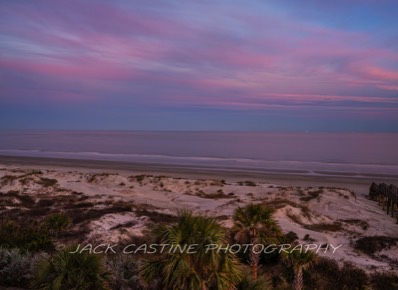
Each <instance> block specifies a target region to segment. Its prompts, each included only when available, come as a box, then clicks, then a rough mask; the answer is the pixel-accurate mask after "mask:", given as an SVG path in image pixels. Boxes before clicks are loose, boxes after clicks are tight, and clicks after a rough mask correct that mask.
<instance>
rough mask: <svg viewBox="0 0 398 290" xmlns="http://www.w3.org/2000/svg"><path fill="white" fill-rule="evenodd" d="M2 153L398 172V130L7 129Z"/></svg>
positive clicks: (314, 171) (0, 139)
mask: <svg viewBox="0 0 398 290" xmlns="http://www.w3.org/2000/svg"><path fill="white" fill-rule="evenodd" d="M0 155H9V156H10V155H11V156H34V157H36V156H37V157H60V158H74V159H98V160H114V161H131V162H149V163H150V162H154V163H164V164H174V165H175V164H181V165H193V166H195V165H197V166H211V167H223V168H230V169H233V168H246V169H248V170H250V169H253V170H255V169H262V170H263V169H265V170H271V171H272V170H281V171H299V172H304V173H306V174H334V173H336V174H337V173H350V174H354V175H355V174H392V175H398V134H393V133H391V134H390V133H269V132H145V131H40V132H39V131H34V132H33V131H3V132H0Z"/></svg>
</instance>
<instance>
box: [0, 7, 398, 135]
mask: <svg viewBox="0 0 398 290" xmlns="http://www.w3.org/2000/svg"><path fill="white" fill-rule="evenodd" d="M0 4H1V6H0V129H95V130H97V129H98V130H111V129H115V130H239V131H240V130H264V131H390V132H391V131H393V132H398V1H396V0H391V1H387V0H334V1H321V0H318V1H317V0H301V1H297V0H290V1H289V0H286V1H284V0H263V1H234V0H228V1H227V0H225V1H215V0H212V1H207V0H204V1H203V0H201V1H192V0H188V1H152V0H151V1H148V0H146V1H132V0H130V1H127V0H126V1H121V0H120V1H82V0H68V1H53V0H47V1H40V0H37V1H29V0H26V1H22V0H18V1H8V0H7V1H0Z"/></svg>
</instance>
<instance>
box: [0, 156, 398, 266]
mask: <svg viewBox="0 0 398 290" xmlns="http://www.w3.org/2000/svg"><path fill="white" fill-rule="evenodd" d="M372 181H376V182H385V183H388V184H389V183H395V184H397V183H398V182H397V179H395V178H393V177H387V176H379V177H375V176H373V177H372V178H365V177H358V178H353V177H348V176H343V175H341V176H321V175H313V176H308V175H300V173H289V174H287V173H285V174H282V173H280V172H276V173H270V172H247V171H245V170H244V169H242V170H241V171H239V170H233V171H232V170H228V169H226V168H191V167H182V166H174V167H173V166H170V165H165V164H134V163H123V162H107V161H92V160H90V161H88V160H66V159H45V158H23V157H4V156H3V157H0V192H1V193H2V194H1V195H0V198H1V203H0V205H1V206H0V212H1V213H2V214H14V215H21V216H23V217H26V219H29V218H30V217H33V216H36V217H37V216H40V215H45V214H48V213H51V212H56V211H64V212H66V213H67V214H68V215H70V216H71V217H72V219H73V224H74V228H73V229H72V231H71V232H72V233H71V235H70V237H65V242H68V239H69V240H78V241H79V242H92V241H95V242H96V243H123V242H124V241H127V240H131V238H136V239H144V236H145V232H146V230H147V226H148V224H149V223H150V222H155V223H156V222H158V221H170V222H171V221H173V217H174V216H175V214H176V211H177V210H181V209H188V210H190V211H193V212H194V213H200V214H205V215H209V216H212V217H215V218H217V220H219V221H220V222H221V223H222V224H223V225H224V226H225V227H227V228H228V227H231V226H232V219H231V215H232V213H233V211H234V210H235V209H236V208H237V207H241V206H244V205H246V204H249V203H261V204H264V205H266V206H268V207H271V208H273V209H275V212H274V217H275V219H276V221H277V222H278V224H279V225H280V227H281V228H282V230H283V231H284V232H285V233H288V232H294V233H296V234H297V236H298V238H299V241H300V242H308V241H310V242H312V243H317V244H332V245H341V247H340V248H339V249H338V250H336V251H335V253H331V252H330V251H329V252H326V253H321V255H325V256H327V257H329V258H332V259H335V260H336V261H338V262H339V263H343V262H344V261H350V262H353V263H354V264H355V265H356V266H358V267H360V268H362V269H364V270H365V271H367V272H371V271H375V270H377V271H393V272H397V273H398V264H397V254H396V253H397V252H398V247H397V246H396V244H395V245H393V246H391V247H389V248H386V249H383V250H381V251H378V252H376V253H374V254H372V255H367V254H364V253H362V252H360V251H358V250H357V249H356V247H355V244H356V242H357V241H358V240H359V239H360V238H364V237H371V236H386V237H391V238H398V225H397V224H396V216H395V217H390V216H388V215H386V213H385V212H383V210H382V208H381V207H380V206H379V205H378V204H377V202H375V201H371V200H369V199H368V197H367V194H368V189H369V186H370V184H371V182H372ZM395 214H397V213H395Z"/></svg>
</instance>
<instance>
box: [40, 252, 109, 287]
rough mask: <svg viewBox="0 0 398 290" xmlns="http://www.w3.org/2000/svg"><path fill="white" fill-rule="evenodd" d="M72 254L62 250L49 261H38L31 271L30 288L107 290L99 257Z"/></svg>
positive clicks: (102, 264)
mask: <svg viewBox="0 0 398 290" xmlns="http://www.w3.org/2000/svg"><path fill="white" fill-rule="evenodd" d="M72 251H73V250H72V248H66V249H64V250H62V251H60V252H58V253H56V254H55V256H53V257H46V258H43V259H41V260H39V261H38V262H37V264H36V265H35V267H34V269H33V286H34V287H35V288H37V289H43V290H44V289H45V290H69V289H74V290H83V289H84V290H88V289H98V290H102V289H110V288H109V282H110V279H111V275H110V273H109V272H108V271H107V270H106V269H105V266H104V262H103V260H102V257H101V256H99V255H96V254H90V253H88V252H80V253H79V252H77V253H71V252H72Z"/></svg>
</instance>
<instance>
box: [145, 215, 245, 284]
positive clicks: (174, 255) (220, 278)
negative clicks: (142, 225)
mask: <svg viewBox="0 0 398 290" xmlns="http://www.w3.org/2000/svg"><path fill="white" fill-rule="evenodd" d="M178 216H179V220H178V222H177V224H174V225H161V226H158V227H157V228H155V229H154V230H153V234H154V236H155V242H156V243H157V244H168V245H171V246H174V247H175V246H180V247H182V248H183V247H184V246H186V245H195V251H194V252H193V253H192V252H191V253H188V251H175V252H173V251H171V252H170V251H166V252H164V253H163V254H161V255H160V257H159V258H156V259H152V260H146V261H144V264H143V265H142V267H141V268H140V275H141V277H142V278H143V280H144V281H145V282H146V283H147V284H153V281H158V283H159V285H158V287H157V289H170V290H173V289H186V290H190V289H192V290H197V289H202V290H206V289H210V288H211V289H218V290H224V289H225V290H227V289H235V285H237V284H238V283H239V281H240V280H241V278H242V271H241V270H242V267H241V265H240V263H239V261H238V259H237V258H236V257H235V256H234V255H233V254H231V253H229V252H228V251H219V252H217V250H209V248H208V247H207V246H208V245H209V244H212V245H218V246H222V245H223V243H224V240H225V231H224V229H223V228H222V227H221V226H220V225H219V224H218V223H217V222H216V221H215V220H214V219H212V218H209V217H205V216H194V215H192V213H190V212H187V211H182V212H179V213H178ZM157 256H159V253H158V254H157Z"/></svg>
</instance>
